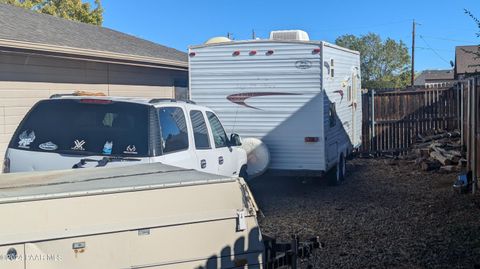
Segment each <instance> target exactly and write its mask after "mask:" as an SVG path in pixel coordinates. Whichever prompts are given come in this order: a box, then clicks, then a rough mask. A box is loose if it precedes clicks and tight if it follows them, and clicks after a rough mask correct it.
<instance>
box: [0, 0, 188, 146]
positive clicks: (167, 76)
mask: <svg viewBox="0 0 480 269" xmlns="http://www.w3.org/2000/svg"><path fill="white" fill-rule="evenodd" d="M187 84H188V64H187V55H186V53H184V52H181V51H178V50H175V49H172V48H168V47H164V46H161V45H158V44H155V43H153V42H150V41H146V40H143V39H140V38H136V37H134V36H131V35H127V34H123V33H120V32H117V31H114V30H111V29H108V28H103V27H99V26H94V25H89V24H85V23H80V22H74V21H70V20H65V19H61V18H57V17H53V16H50V15H45V14H39V13H36V12H31V11H28V10H25V9H22V8H18V7H14V6H10V5H6V4H0V154H3V152H4V149H5V147H6V145H7V143H8V142H9V140H10V136H11V134H12V133H13V132H14V131H15V129H16V127H17V125H18V123H19V122H20V120H21V119H22V118H23V116H24V115H25V113H26V112H27V111H28V110H29V109H30V107H31V106H32V105H33V104H34V103H35V102H37V101H38V100H39V99H44V98H48V97H49V96H51V95H52V94H57V93H73V92H74V91H89V92H102V93H104V94H107V95H116V96H140V97H156V98H175V97H176V96H177V97H180V98H183V97H185V96H186V95H187V93H186V91H187ZM59 113H61V112H59ZM59 128H61V126H59Z"/></svg>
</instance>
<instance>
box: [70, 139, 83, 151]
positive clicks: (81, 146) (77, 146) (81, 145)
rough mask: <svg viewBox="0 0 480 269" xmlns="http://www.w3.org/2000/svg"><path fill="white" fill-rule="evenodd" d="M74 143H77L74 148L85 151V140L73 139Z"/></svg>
mask: <svg viewBox="0 0 480 269" xmlns="http://www.w3.org/2000/svg"><path fill="white" fill-rule="evenodd" d="M73 143H74V144H75V145H74V146H73V147H72V149H73V150H80V151H84V150H85V148H83V145H85V140H78V139H77V140H75V141H73Z"/></svg>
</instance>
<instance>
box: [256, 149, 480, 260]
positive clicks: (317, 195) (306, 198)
mask: <svg viewBox="0 0 480 269" xmlns="http://www.w3.org/2000/svg"><path fill="white" fill-rule="evenodd" d="M387 163H389V162H386V161H385V160H382V159H354V160H351V161H349V163H348V164H347V169H348V175H347V179H346V181H345V182H344V184H342V185H340V186H335V187H331V186H328V185H327V182H326V180H321V179H318V178H287V177H283V178H282V177H273V176H269V175H268V174H267V175H264V176H262V177H261V178H257V179H255V180H253V181H252V182H251V183H250V186H251V188H252V191H253V193H254V195H255V197H256V199H257V202H258V203H259V206H260V208H261V210H262V211H263V213H264V215H265V217H264V218H260V226H261V228H262V232H263V233H265V234H268V235H272V236H275V237H277V238H279V239H283V240H288V241H290V236H291V235H292V234H295V233H296V234H298V235H300V236H301V237H302V238H304V239H306V238H309V237H312V236H316V235H318V236H320V240H321V241H322V242H323V243H325V247H324V248H323V249H321V250H318V251H316V255H315V256H314V258H313V259H312V260H310V261H309V262H310V263H313V268H475V269H476V268H480V195H477V196H476V197H473V196H472V195H459V194H456V193H454V192H453V190H452V183H453V181H454V180H455V178H456V174H439V173H432V172H422V171H420V170H419V169H417V168H416V167H415V166H414V165H412V164H408V163H406V162H398V163H395V164H393V165H387ZM305 266H306V263H303V264H302V267H305Z"/></svg>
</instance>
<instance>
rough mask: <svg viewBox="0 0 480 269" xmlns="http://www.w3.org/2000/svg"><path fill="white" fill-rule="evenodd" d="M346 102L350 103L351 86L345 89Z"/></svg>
mask: <svg viewBox="0 0 480 269" xmlns="http://www.w3.org/2000/svg"><path fill="white" fill-rule="evenodd" d="M347 101H348V102H351V101H352V86H348V87H347Z"/></svg>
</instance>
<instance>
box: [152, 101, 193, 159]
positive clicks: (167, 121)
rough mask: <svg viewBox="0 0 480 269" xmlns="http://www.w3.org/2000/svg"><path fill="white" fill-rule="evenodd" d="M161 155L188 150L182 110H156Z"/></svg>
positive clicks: (185, 124)
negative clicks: (160, 139) (160, 140)
mask: <svg viewBox="0 0 480 269" xmlns="http://www.w3.org/2000/svg"><path fill="white" fill-rule="evenodd" d="M158 117H159V120H160V128H161V133H162V149H163V153H169V152H175V151H180V150H186V149H188V130H187V123H186V121H185V114H184V113H183V109H181V108H179V107H162V108H159V110H158Z"/></svg>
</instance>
